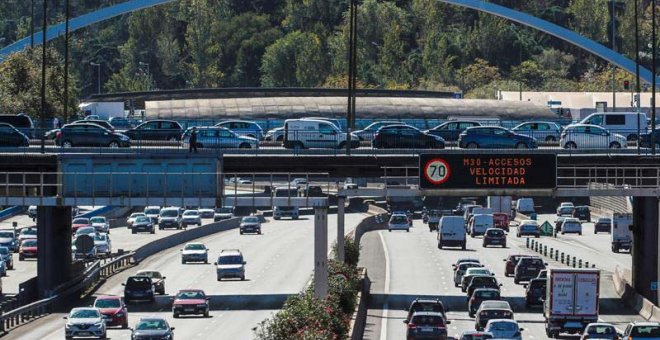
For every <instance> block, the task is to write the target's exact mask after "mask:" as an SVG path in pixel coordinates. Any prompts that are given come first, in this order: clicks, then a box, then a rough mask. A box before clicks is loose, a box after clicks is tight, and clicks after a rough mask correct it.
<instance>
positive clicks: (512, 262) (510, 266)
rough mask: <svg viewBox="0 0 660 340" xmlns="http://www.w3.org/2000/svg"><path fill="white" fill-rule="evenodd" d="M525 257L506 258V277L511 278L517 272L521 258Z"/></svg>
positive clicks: (511, 256)
mask: <svg viewBox="0 0 660 340" xmlns="http://www.w3.org/2000/svg"><path fill="white" fill-rule="evenodd" d="M524 256H525V255H509V256H508V257H507V258H505V259H504V260H502V261H504V262H505V264H504V276H506V277H509V276H511V275H513V273H514V272H515V270H516V265H517V264H518V260H520V258H521V257H524Z"/></svg>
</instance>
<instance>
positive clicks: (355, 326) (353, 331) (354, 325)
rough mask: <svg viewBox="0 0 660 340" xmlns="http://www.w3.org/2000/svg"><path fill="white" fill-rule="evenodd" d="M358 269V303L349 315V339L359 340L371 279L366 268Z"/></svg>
mask: <svg viewBox="0 0 660 340" xmlns="http://www.w3.org/2000/svg"><path fill="white" fill-rule="evenodd" d="M358 270H360V282H361V287H360V291H359V292H358V293H357V296H356V300H357V301H358V303H357V304H356V305H355V310H354V311H353V315H352V316H351V322H350V325H349V333H348V334H350V337H351V340H361V339H362V338H363V335H364V329H365V327H366V325H367V322H366V321H367V310H368V309H369V308H368V305H367V302H368V298H369V292H370V290H371V280H370V279H369V276H368V275H367V268H358Z"/></svg>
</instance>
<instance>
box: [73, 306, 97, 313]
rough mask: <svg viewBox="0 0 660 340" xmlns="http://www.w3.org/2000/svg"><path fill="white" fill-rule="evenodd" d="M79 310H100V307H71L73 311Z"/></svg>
mask: <svg viewBox="0 0 660 340" xmlns="http://www.w3.org/2000/svg"><path fill="white" fill-rule="evenodd" d="M78 310H95V311H98V310H99V309H98V308H96V307H75V308H71V312H73V311H78Z"/></svg>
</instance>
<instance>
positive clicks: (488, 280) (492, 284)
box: [467, 276, 502, 301]
mask: <svg viewBox="0 0 660 340" xmlns="http://www.w3.org/2000/svg"><path fill="white" fill-rule="evenodd" d="M501 286H502V284H500V283H497V279H496V278H494V277H492V276H475V277H473V278H472V281H470V284H469V285H468V288H467V296H468V301H469V299H470V297H472V294H473V293H474V291H475V290H476V289H477V288H493V289H497V290H498V291H499V290H500V287H501Z"/></svg>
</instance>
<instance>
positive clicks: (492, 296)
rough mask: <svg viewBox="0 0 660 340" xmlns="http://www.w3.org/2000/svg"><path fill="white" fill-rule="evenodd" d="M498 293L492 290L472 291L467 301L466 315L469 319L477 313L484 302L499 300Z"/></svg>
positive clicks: (479, 289)
mask: <svg viewBox="0 0 660 340" xmlns="http://www.w3.org/2000/svg"><path fill="white" fill-rule="evenodd" d="M501 299H502V297H501V296H500V291H499V290H498V289H494V288H478V289H475V290H474V293H472V296H471V297H470V300H469V301H468V315H470V317H471V318H473V317H474V315H475V314H476V313H477V310H479V307H480V306H481V303H482V302H484V301H493V300H501Z"/></svg>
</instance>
